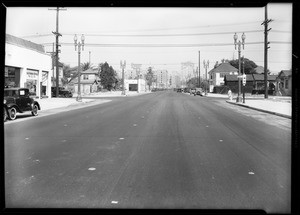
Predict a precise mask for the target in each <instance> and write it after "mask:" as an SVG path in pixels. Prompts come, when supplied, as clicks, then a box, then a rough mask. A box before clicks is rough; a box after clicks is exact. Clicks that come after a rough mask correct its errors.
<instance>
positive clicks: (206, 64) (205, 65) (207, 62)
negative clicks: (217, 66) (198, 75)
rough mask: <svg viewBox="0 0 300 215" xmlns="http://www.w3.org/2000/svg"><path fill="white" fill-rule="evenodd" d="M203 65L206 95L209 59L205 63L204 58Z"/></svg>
mask: <svg viewBox="0 0 300 215" xmlns="http://www.w3.org/2000/svg"><path fill="white" fill-rule="evenodd" d="M203 66H204V68H205V80H206V84H205V95H207V85H208V83H207V68H208V67H209V60H207V61H206V63H205V60H203Z"/></svg>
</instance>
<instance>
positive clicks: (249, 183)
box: [5, 91, 291, 213]
mask: <svg viewBox="0 0 300 215" xmlns="http://www.w3.org/2000/svg"><path fill="white" fill-rule="evenodd" d="M232 106H233V105H232ZM232 106H230V104H227V103H226V102H225V100H223V99H216V98H206V97H200V96H189V95H186V94H182V93H176V92H173V91H166V92H155V93H151V94H147V95H143V96H137V97H123V98H114V99H112V101H111V102H107V103H104V104H99V105H93V106H87V107H85V108H80V109H74V110H71V111H68V112H63V113H57V114H53V115H48V116H44V117H34V118H33V117H28V120H27V119H26V120H21V121H19V122H17V120H18V119H17V120H16V122H13V123H6V124H5V188H6V190H5V194H6V195H5V197H6V203H7V207H30V208H32V207H33V208H35V207H37V208H43V207H46V208H51V207H55V208H57V207H58V208H59V207H69V208H79V207H80V208H81V207H82V208H194V209H263V210H265V211H266V212H272V213H276V212H279V213H289V212H290V202H291V198H290V195H291V182H290V180H291V130H290V129H289V128H288V127H286V126H278V123H277V122H276V119H277V118H278V119H280V120H281V123H282V118H280V117H278V116H271V115H268V114H264V116H263V117H264V118H263V120H261V119H258V118H256V117H253V116H250V115H249V114H245V113H244V112H247V113H249V111H251V110H247V111H245V110H244V109H243V108H242V107H236V106H233V107H232ZM252 111H253V110H252ZM254 112H255V111H254ZM41 114H42V113H41ZM269 116H270V117H269ZM268 117H269V118H268ZM276 117H277V118H276ZM288 122H290V119H284V122H283V123H282V124H284V123H285V124H286V123H288ZM279 125H281V124H279Z"/></svg>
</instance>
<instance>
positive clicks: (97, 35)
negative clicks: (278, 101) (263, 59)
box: [64, 30, 263, 37]
mask: <svg viewBox="0 0 300 215" xmlns="http://www.w3.org/2000/svg"><path fill="white" fill-rule="evenodd" d="M260 32H263V30H252V31H231V32H212V33H186V34H85V35H87V36H92V37H182V36H201V35H220V34H234V33H260ZM64 35H69V36H73V35H74V34H69V33H64Z"/></svg>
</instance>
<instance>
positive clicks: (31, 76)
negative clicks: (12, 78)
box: [27, 71, 38, 79]
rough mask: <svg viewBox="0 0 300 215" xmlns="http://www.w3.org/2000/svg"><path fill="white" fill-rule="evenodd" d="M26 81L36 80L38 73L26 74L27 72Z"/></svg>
mask: <svg viewBox="0 0 300 215" xmlns="http://www.w3.org/2000/svg"><path fill="white" fill-rule="evenodd" d="M27 79H38V72H35V71H32V72H28V71H27Z"/></svg>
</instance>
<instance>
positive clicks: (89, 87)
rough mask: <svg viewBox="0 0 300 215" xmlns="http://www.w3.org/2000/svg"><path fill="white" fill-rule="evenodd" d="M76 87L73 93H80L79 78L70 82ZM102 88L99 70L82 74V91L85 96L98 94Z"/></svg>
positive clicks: (91, 70)
mask: <svg viewBox="0 0 300 215" xmlns="http://www.w3.org/2000/svg"><path fill="white" fill-rule="evenodd" d="M70 83H71V85H73V86H74V89H73V92H75V93H78V77H75V78H74V79H73V80H71V81H70ZM99 86H100V78H99V75H98V69H88V70H85V71H82V72H81V79H80V91H81V93H83V94H89V93H93V92H96V91H97V90H98V87H99Z"/></svg>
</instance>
